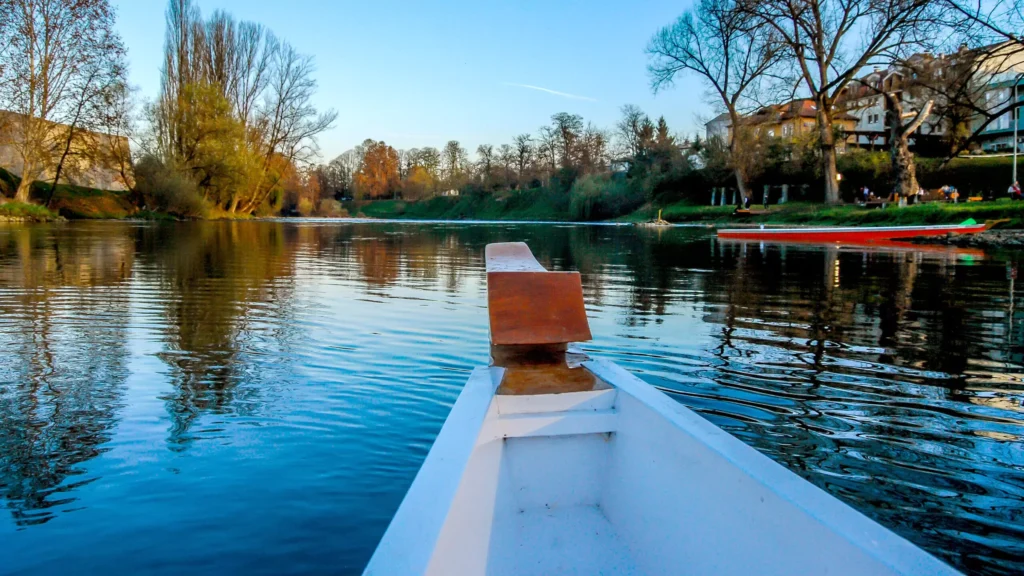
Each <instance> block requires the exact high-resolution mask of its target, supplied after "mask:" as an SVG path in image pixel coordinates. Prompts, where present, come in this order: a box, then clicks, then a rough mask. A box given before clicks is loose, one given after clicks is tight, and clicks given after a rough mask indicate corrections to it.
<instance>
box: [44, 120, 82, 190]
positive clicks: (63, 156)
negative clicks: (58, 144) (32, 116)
mask: <svg viewBox="0 0 1024 576" xmlns="http://www.w3.org/2000/svg"><path fill="white" fill-rule="evenodd" d="M74 137H75V129H74V126H72V127H71V128H70V129H69V130H68V139H67V140H66V141H65V142H64V152H63V153H61V155H60V161H58V162H57V169H56V170H55V171H54V176H53V187H52V188H50V195H49V197H47V198H46V207H47V208H49V207H50V205H51V204H53V197H54V196H56V195H57V184H58V183H59V182H60V173H61V172H63V171H64V162H65V161H66V160H67V159H68V154H69V153H70V152H71V141H72V139H73V138H74Z"/></svg>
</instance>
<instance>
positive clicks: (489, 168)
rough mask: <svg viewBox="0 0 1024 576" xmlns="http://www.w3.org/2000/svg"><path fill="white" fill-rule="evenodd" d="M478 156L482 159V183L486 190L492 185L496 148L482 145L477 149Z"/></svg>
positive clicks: (480, 164)
mask: <svg viewBox="0 0 1024 576" xmlns="http://www.w3.org/2000/svg"><path fill="white" fill-rule="evenodd" d="M476 155H477V156H478V157H479V158H480V161H479V169H480V183H481V185H482V186H483V187H484V188H488V187H489V186H490V183H491V174H492V173H493V171H494V162H495V155H494V146H492V145H490V144H481V145H479V146H477V148H476Z"/></svg>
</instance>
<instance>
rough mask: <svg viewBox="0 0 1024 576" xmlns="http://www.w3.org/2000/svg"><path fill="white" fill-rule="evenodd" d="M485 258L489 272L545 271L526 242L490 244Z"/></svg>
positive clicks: (485, 252) (486, 249)
mask: <svg viewBox="0 0 1024 576" xmlns="http://www.w3.org/2000/svg"><path fill="white" fill-rule="evenodd" d="M484 258H485V260H486V261H487V271H488V272H545V270H544V267H543V266H541V265H540V262H537V259H536V258H534V257H533V252H530V247H529V246H527V245H526V243H525V242H502V243H498V244H488V245H487V248H485V249H484Z"/></svg>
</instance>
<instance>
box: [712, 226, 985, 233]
mask: <svg viewBox="0 0 1024 576" xmlns="http://www.w3.org/2000/svg"><path fill="white" fill-rule="evenodd" d="M979 229H980V230H979ZM984 229H985V225H984V224H972V225H969V226H964V225H962V224H936V225H933V226H932V225H921V226H831V227H805V228H754V227H749V228H723V229H721V230H718V231H717V232H718V234H719V235H722V234H751V233H756V234H808V233H811V234H813V233H836V234H844V233H856V234H871V233H873V232H918V231H924V232H929V231H941V232H955V231H958V230H963V231H974V230H978V231H981V230H984Z"/></svg>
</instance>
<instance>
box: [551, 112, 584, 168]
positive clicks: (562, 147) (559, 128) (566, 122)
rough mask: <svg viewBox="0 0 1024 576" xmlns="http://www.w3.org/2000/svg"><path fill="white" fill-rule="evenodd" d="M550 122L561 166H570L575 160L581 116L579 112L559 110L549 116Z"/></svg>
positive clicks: (581, 124)
mask: <svg viewBox="0 0 1024 576" xmlns="http://www.w3.org/2000/svg"><path fill="white" fill-rule="evenodd" d="M551 123H552V128H554V133H555V138H556V142H557V144H558V155H559V156H560V158H561V161H562V167H563V168H570V167H572V166H573V165H574V164H575V162H576V157H575V156H576V143H577V142H578V141H579V139H580V135H581V134H582V132H583V118H582V117H581V116H580V115H579V114H569V113H568V112H559V113H558V114H555V115H554V116H552V117H551Z"/></svg>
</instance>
